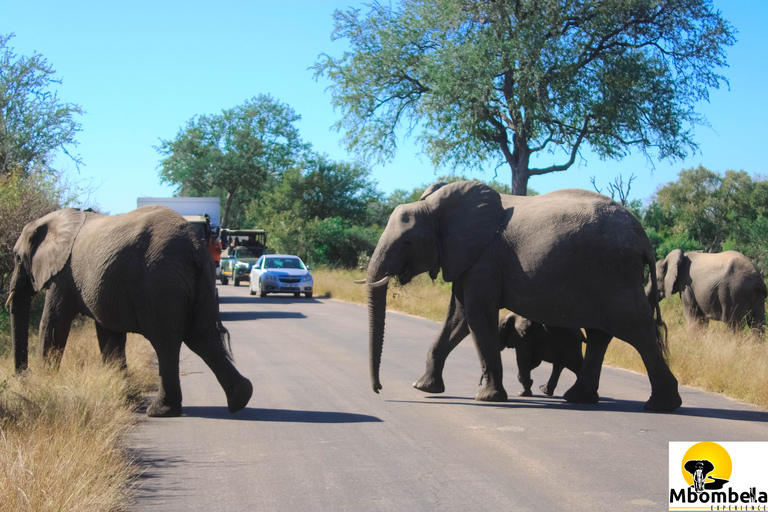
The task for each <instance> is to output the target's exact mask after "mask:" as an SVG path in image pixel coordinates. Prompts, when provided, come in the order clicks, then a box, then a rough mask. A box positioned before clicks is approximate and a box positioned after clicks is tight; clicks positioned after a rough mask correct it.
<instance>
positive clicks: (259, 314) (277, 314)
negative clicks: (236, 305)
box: [219, 311, 307, 322]
mask: <svg viewBox="0 0 768 512" xmlns="http://www.w3.org/2000/svg"><path fill="white" fill-rule="evenodd" d="M219 315H220V316H221V321H222V322H236V321H239V320H261V319H268V318H278V319H282V318H285V319H288V318H294V319H296V318H307V315H305V314H303V313H298V312H293V311H222V312H221V313H219Z"/></svg>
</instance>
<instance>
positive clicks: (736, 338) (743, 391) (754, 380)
mask: <svg viewBox="0 0 768 512" xmlns="http://www.w3.org/2000/svg"><path fill="white" fill-rule="evenodd" d="M312 273H313V275H314V276H315V287H316V290H317V293H318V294H321V295H323V294H324V295H326V296H330V297H333V298H336V299H339V300H344V301H348V302H357V303H360V304H364V303H365V302H366V291H365V286H362V285H357V284H354V283H353V281H354V280H355V279H364V278H365V274H364V273H363V272H362V271H346V270H345V271H341V270H327V269H316V270H313V272H312ZM450 293H451V288H450V285H449V284H447V283H444V282H443V281H442V280H440V279H439V278H438V281H436V282H435V283H432V282H431V281H430V280H429V278H427V277H426V276H424V275H421V276H419V277H417V278H416V279H414V281H413V282H412V283H410V284H408V285H407V286H405V287H397V286H394V287H393V286H391V285H390V289H389V291H388V298H387V309H390V310H393V311H399V312H402V313H407V314H410V315H415V316H420V317H424V318H428V319H430V320H434V321H438V322H442V321H443V320H444V319H445V315H446V313H447V310H448V301H449V298H450ZM661 311H662V318H663V319H664V321H665V322H666V324H667V328H668V334H669V347H670V352H669V366H670V368H671V370H672V372H673V373H674V374H675V377H677V379H678V381H679V382H680V384H684V385H689V386H694V387H698V388H701V389H704V390H706V391H712V392H716V393H722V394H724V395H726V396H729V397H731V398H735V399H737V400H742V401H745V402H748V403H751V404H754V405H758V406H760V407H765V408H768V345H766V343H765V335H764V336H762V337H759V336H756V335H754V334H752V333H750V332H748V331H744V332H739V333H736V334H733V333H731V332H730V331H729V330H728V329H727V328H726V327H725V325H724V324H723V323H722V322H714V321H713V322H710V324H709V328H708V329H706V330H700V331H692V330H689V329H688V327H687V325H686V324H685V322H684V321H683V314H682V304H681V301H680V298H679V296H676V297H674V298H672V299H666V300H664V301H662V303H661ZM505 313H506V312H505V311H503V310H502V311H501V312H500V315H503V314H505ZM605 363H606V364H608V365H611V366H616V367H618V368H626V369H629V370H633V371H637V372H641V373H645V366H644V365H643V362H642V360H641V359H640V355H639V354H638V353H637V351H636V350H635V349H634V348H632V347H631V346H630V345H629V344H627V343H624V342H621V341H619V340H614V341H613V342H611V344H610V346H609V347H608V351H607V353H606V355H605Z"/></svg>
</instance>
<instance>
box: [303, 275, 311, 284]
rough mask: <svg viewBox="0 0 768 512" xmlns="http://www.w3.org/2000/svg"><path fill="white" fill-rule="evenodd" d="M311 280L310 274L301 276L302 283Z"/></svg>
mask: <svg viewBox="0 0 768 512" xmlns="http://www.w3.org/2000/svg"><path fill="white" fill-rule="evenodd" d="M311 280H312V274H305V275H304V277H302V278H301V282H302V283H306V282H309V281H311Z"/></svg>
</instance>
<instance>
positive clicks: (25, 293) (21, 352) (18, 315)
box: [10, 288, 32, 372]
mask: <svg viewBox="0 0 768 512" xmlns="http://www.w3.org/2000/svg"><path fill="white" fill-rule="evenodd" d="M11 290H12V291H11V299H10V303H11V339H12V340H13V354H14V364H15V367H16V372H21V371H23V370H26V369H27V365H28V359H29V358H28V345H29V312H30V309H31V305H32V293H31V291H30V290H14V289H13V288H11Z"/></svg>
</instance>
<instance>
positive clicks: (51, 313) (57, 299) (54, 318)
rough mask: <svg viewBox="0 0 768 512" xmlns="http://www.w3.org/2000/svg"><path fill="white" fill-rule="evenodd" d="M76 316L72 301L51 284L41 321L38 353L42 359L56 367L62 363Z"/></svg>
mask: <svg viewBox="0 0 768 512" xmlns="http://www.w3.org/2000/svg"><path fill="white" fill-rule="evenodd" d="M76 314H77V312H76V311H75V308H74V306H73V304H72V301H71V300H68V299H67V297H65V294H64V293H63V292H61V290H60V287H59V285H58V284H56V283H53V284H51V287H50V289H49V290H48V292H47V294H46V297H45V306H44V308H43V316H42V318H41V319H40V333H39V338H38V351H39V354H40V356H41V358H42V359H44V360H48V361H50V362H51V364H53V365H54V366H55V367H58V366H59V364H60V363H61V356H62V355H63V353H64V347H66V345H67V338H68V337H69V330H70V328H71V327H72V321H73V320H74V319H75V315H76Z"/></svg>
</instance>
